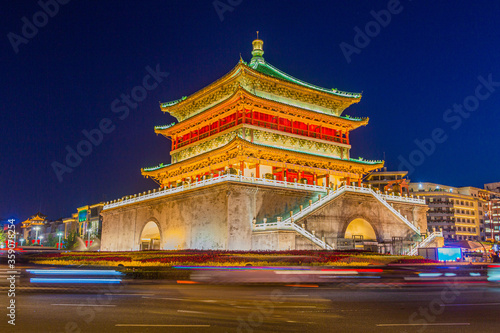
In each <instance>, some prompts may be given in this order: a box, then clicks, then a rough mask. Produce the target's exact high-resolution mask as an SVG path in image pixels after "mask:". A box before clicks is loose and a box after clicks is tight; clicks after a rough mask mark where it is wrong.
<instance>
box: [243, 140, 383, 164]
mask: <svg viewBox="0 0 500 333" xmlns="http://www.w3.org/2000/svg"><path fill="white" fill-rule="evenodd" d="M243 140H245V139H243ZM245 141H248V140H245ZM248 142H250V141H248ZM252 144H253V145H257V146H263V147H268V148H274V149H279V150H287V151H292V152H295V153H302V154H307V155H314V156H319V157H328V158H332V159H335V160H339V161H348V162H354V163H361V164H368V165H375V164H379V163H382V162H383V161H369V160H364V159H362V158H361V157H360V158H359V159H354V158H350V159H348V160H346V159H342V158H338V157H334V156H328V155H322V154H316V153H311V152H307V151H299V150H294V149H290V148H283V147H277V146H271V145H266V144H263V143H256V142H252Z"/></svg>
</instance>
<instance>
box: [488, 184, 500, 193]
mask: <svg viewBox="0 0 500 333" xmlns="http://www.w3.org/2000/svg"><path fill="white" fill-rule="evenodd" d="M484 189H485V190H488V191H492V192H497V193H500V182H496V183H488V184H484Z"/></svg>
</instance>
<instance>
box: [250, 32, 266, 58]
mask: <svg viewBox="0 0 500 333" xmlns="http://www.w3.org/2000/svg"><path fill="white" fill-rule="evenodd" d="M263 45H264V41H263V40H262V39H259V32H258V31H257V39H255V40H254V41H253V42H252V46H253V50H252V56H253V57H252V61H253V60H257V59H256V58H262V60H264V58H263V57H262V56H263V55H264V50H263V48H262V46H263Z"/></svg>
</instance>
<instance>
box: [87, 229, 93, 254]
mask: <svg viewBox="0 0 500 333" xmlns="http://www.w3.org/2000/svg"><path fill="white" fill-rule="evenodd" d="M87 233H88V235H89V236H88V238H87V249H88V248H89V247H90V234H91V233H92V229H89V230H87Z"/></svg>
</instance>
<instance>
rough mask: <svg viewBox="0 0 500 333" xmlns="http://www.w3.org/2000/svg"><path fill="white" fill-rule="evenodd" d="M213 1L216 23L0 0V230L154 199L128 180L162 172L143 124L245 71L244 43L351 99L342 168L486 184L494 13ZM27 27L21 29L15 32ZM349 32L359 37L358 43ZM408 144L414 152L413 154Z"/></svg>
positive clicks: (490, 6)
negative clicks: (362, 165)
mask: <svg viewBox="0 0 500 333" xmlns="http://www.w3.org/2000/svg"><path fill="white" fill-rule="evenodd" d="M42 1H43V2H45V1H48V0H42ZM48 2H51V1H48ZM61 2H66V1H62V0H61ZM231 3H232V5H231ZM215 4H216V5H217V6H218V11H219V13H218V11H217V10H216V8H215V7H214V2H213V1H210V0H207V1H165V0H164V1H133V2H132V1H81V0H73V1H69V2H68V3H67V4H64V5H62V4H61V5H59V8H58V12H57V13H56V14H54V13H52V16H53V17H50V16H48V15H46V16H44V15H43V14H40V13H39V12H40V11H41V7H40V5H39V4H37V2H36V1H2V2H1V3H0V13H2V16H3V18H2V20H1V23H0V26H1V36H2V37H1V38H2V39H1V44H0V45H1V47H0V59H1V61H0V71H1V72H0V73H1V76H0V77H1V81H0V99H1V104H0V108H1V115H2V117H1V122H0V127H1V145H0V218H7V217H16V218H19V219H21V220H24V219H26V218H28V217H29V215H32V214H34V213H36V212H37V211H41V212H42V213H44V214H46V215H48V218H49V219H56V218H59V217H67V216H70V214H71V213H73V212H76V208H77V207H80V206H83V205H86V204H93V203H97V202H99V201H103V200H112V199H116V198H120V197H122V196H124V195H127V194H133V193H137V192H140V191H144V190H148V189H151V188H155V187H157V186H156V184H155V183H154V182H153V181H151V180H148V179H145V178H143V177H142V176H141V174H140V169H141V167H148V166H155V165H158V164H159V163H169V162H170V160H169V150H170V141H169V140H168V139H167V138H165V137H163V136H156V134H154V131H153V127H154V126H155V125H163V124H169V123H171V122H173V121H174V119H173V118H172V117H170V116H168V115H167V114H163V112H161V111H160V107H159V105H158V102H159V101H163V102H164V101H171V100H174V99H178V98H180V97H182V96H188V95H190V94H192V93H194V92H196V91H197V90H199V89H201V88H203V87H204V86H206V85H208V84H210V83H211V82H213V81H215V80H217V79H219V78H220V77H221V76H223V75H224V74H226V73H227V72H229V71H230V70H231V69H232V68H233V67H234V66H235V65H236V64H237V62H238V60H239V56H240V53H241V55H242V57H243V59H244V60H246V61H250V58H251V54H250V52H251V49H252V45H251V42H252V40H254V39H255V31H256V30H259V31H260V35H259V36H260V38H261V39H262V40H263V41H264V51H265V54H264V58H265V59H266V61H268V62H269V63H271V64H272V65H274V66H276V67H278V68H279V69H281V70H283V71H285V72H287V73H289V74H291V75H293V76H295V77H298V78H300V79H302V80H304V81H307V82H310V83H313V84H316V85H319V86H323V87H327V88H338V89H340V90H345V91H353V92H363V98H362V100H361V102H360V103H359V104H355V105H353V106H351V107H350V108H348V109H347V110H346V111H345V113H344V114H349V115H352V116H363V117H365V116H366V117H369V118H370V122H369V124H368V126H367V127H361V128H359V129H357V130H356V131H354V132H353V133H352V134H351V143H352V150H351V157H354V158H357V157H359V156H362V157H364V158H365V159H384V154H385V160H386V166H387V167H388V168H389V169H397V168H399V167H400V164H401V162H400V161H401V158H404V159H405V160H407V161H410V160H413V161H414V163H413V164H412V165H411V168H413V169H414V170H412V173H411V175H410V178H411V180H412V181H430V182H437V183H442V184H447V185H452V186H467V185H471V186H476V187H481V188H482V187H483V184H484V183H488V182H494V181H500V172H499V168H498V165H500V156H499V153H498V147H499V136H498V124H499V123H500V113H499V110H500V83H495V82H500V61H499V60H500V46H499V45H500V43H499V41H500V23H499V22H500V21H499V19H498V18H499V17H500V2H498V1H474V2H472V1H470V2H467V4H465V2H462V1H438V2H431V3H429V2H424V1H401V2H400V3H399V5H398V4H397V2H394V1H390V2H387V1H378V2H376V3H374V2H373V1H343V2H340V1H314V2H307V1H286V2H285V1H269V0H268V1H250V0H242V1H240V0H221V1H216V2H215ZM387 8H390V9H391V10H392V12H393V13H392V14H390V22H389V23H387V21H388V18H387V16H384V15H383V14H381V16H380V17H379V20H384V19H385V22H383V25H385V26H381V25H380V24H378V23H377V24H374V22H372V21H375V18H374V16H373V13H371V12H372V11H374V12H380V11H382V10H387ZM48 10H49V11H55V10H54V8H53V7H51V8H49V9H48ZM389 13H390V12H389ZM34 16H35V20H38V21H36V22H38V24H39V25H40V27H39V28H37V30H38V31H37V32H36V31H33V30H30V29H29V26H30V25H31V24H32V23H33V21H34ZM23 17H26V19H24V20H23ZM45 19H47V20H45ZM44 20H45V21H44ZM26 22H28V23H26ZM24 25H26V27H25V29H24V30H25V31H24V33H25V35H26V36H27V37H28V38H25V37H24V36H23V26H24ZM356 27H357V28H358V29H359V30H361V31H366V30H365V29H366V28H368V31H369V35H371V37H370V36H368V37H367V38H369V40H367V39H363V38H362V37H359V36H360V34H359V33H358V32H356V30H355V28H356ZM370 29H371V30H370ZM359 30H357V31H359ZM35 32H36V34H35ZM365 33H366V32H365ZM357 34H358V35H359V36H358V38H357V39H355V36H356V35H357ZM342 43H344V44H342ZM340 45H343V46H344V51H345V50H348V51H345V52H347V53H349V55H348V56H347V57H346V56H345V54H344V53H345V52H343V50H342V48H341V47H340ZM356 45H357V46H356ZM16 51H17V52H16ZM347 58H349V60H350V61H348V59H347ZM157 68H158V69H159V71H161V72H164V73H165V72H167V73H168V75H167V74H161V75H160V76H159V77H158V81H161V82H159V84H157V86H156V84H154V83H155V81H148V84H149V85H150V86H156V87H155V88H152V89H151V90H149V91H146V90H143V89H141V88H137V87H138V86H142V85H143V79H144V77H145V76H146V75H147V74H148V73H149V71H153V72H154V71H155V70H157ZM480 77H481V78H480ZM488 80H489V81H493V82H490V83H489V84H488V83H487V84H486V85H485V83H484V82H487V81H488ZM134 88H136V89H135V90H134ZM133 90H134V91H135V92H136V96H138V95H137V94H139V93H140V92H144V91H146V96H140V97H141V99H143V100H142V101H140V102H138V103H137V104H134V103H135V102H133V101H131V102H130V105H129V106H126V105H127V104H125V102H122V101H120V99H121V98H122V97H121V96H122V94H123V95H129V94H130V93H131V91H133ZM478 94H479V95H478ZM116 99H118V102H115V105H114V108H113V107H112V104H113V102H114V101H115V100H116ZM464 103H465V105H464V106H463V107H462V111H461V113H460V112H459V109H460V107H461V105H463V104H464ZM454 104H456V105H455V107H454ZM119 107H121V109H120V110H122V111H120V112H113V111H117V110H118V108H119ZM454 108H455V111H457V112H455V111H454ZM125 109H126V110H128V111H124V110H125ZM449 109H450V111H447V110H449ZM468 110H470V112H469V111H468ZM102 125H104V128H105V129H106V131H107V132H108V133H106V134H103V138H102V142H101V143H100V144H98V145H96V146H92V147H91V149H92V151H91V152H90V153H88V152H89V151H88V150H87V153H88V155H87V156H84V157H82V160H81V161H75V160H73V161H72V164H73V165H74V167H72V168H71V173H69V172H67V173H64V174H62V176H61V180H62V181H59V179H58V177H57V175H56V173H55V172H54V169H53V165H54V162H57V163H60V164H58V165H59V166H61V165H63V164H65V165H66V166H67V164H66V161H65V160H66V155H67V154H68V151H67V148H69V149H73V150H76V149H77V146H78V145H79V143H81V142H82V140H85V139H86V137H85V134H84V132H83V131H88V132H90V133H92V130H94V129H96V128H99V126H102ZM433 131H434V136H435V138H434V139H432V137H433V134H432V133H433ZM95 139H96V140H97V141H96V142H97V143H99V142H98V141H99V140H98V139H99V138H98V137H95ZM415 140H418V142H424V146H423V148H421V149H420V150H419V151H420V152H419V151H417V149H419V148H418V145H417V144H416V143H415ZM431 140H433V142H434V143H430V142H431ZM432 146H434V148H433V147H432ZM82 147H83V146H82ZM83 148H87V149H88V148H89V147H83ZM423 150H424V152H422V151H423ZM425 153H427V154H425ZM409 163H411V162H409ZM416 164H419V165H416ZM406 169H408V167H406ZM66 171H68V169H66Z"/></svg>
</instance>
